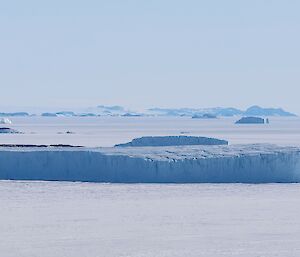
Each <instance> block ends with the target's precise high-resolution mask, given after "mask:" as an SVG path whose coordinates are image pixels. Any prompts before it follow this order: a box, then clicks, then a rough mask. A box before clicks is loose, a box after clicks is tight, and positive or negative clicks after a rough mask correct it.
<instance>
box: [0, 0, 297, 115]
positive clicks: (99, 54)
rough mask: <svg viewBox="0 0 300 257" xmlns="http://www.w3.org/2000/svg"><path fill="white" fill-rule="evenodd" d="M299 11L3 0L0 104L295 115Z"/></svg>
mask: <svg viewBox="0 0 300 257" xmlns="http://www.w3.org/2000/svg"><path fill="white" fill-rule="evenodd" d="M299 10H300V1H298V0H295V1H292V0H285V1H282V0H280V1H277V0H273V1H271V0H269V1H268V0H251V1H240V0H227V1H224V0H210V1H201V0H185V1H182V0H181V1H178V0H147V1H133V0H119V1H118V0H109V1H108V0H107V1H101V0H84V1H83V0H82V1H77V0H51V1H50V0H49V1H48V0H45V1H40V0H26V1H24V0H9V1H1V3H0V95H1V103H0V107H7V106H11V107H17V108H21V107H24V106H30V107H39V106H43V107H49V108H50V107H87V106H96V105H102V104H103V105H123V106H126V107H129V108H137V109H138V108H150V107H155V106H156V107H158V106H159V107H213V106H233V107H238V108H246V107H248V106H250V105H254V104H258V105H262V106H266V107H271V106H272V107H283V108H285V109H287V110H289V111H293V112H297V113H299V114H300V103H299V100H298V98H299V97H300V72H299V71H300V48H299V46H300V15H299ZM0 111H1V108H0Z"/></svg>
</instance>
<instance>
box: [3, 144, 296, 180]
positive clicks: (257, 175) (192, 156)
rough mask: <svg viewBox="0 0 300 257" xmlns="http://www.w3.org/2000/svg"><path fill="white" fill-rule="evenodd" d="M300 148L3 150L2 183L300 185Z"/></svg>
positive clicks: (220, 147)
mask: <svg viewBox="0 0 300 257" xmlns="http://www.w3.org/2000/svg"><path fill="white" fill-rule="evenodd" d="M299 160H300V148H296V147H279V146H275V145H265V144H261V145H231V146H181V147H126V148H76V147H75V148H74V147H73V148H68V147H64V148H59V147H58V148H55V147H53V148H51V147H50V148H46V147H45V148H35V147H31V148H26V149H25V148H5V147H4V148H0V179H21V180H62V181H91V182H120V183H123V182H124V183H127V182H174V183H186V182H220V183H225V182H244V183H264V182H300V172H299V170H300V166H299Z"/></svg>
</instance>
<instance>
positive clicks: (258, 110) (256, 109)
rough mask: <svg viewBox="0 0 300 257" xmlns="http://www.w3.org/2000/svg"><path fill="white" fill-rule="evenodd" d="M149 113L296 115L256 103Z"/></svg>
mask: <svg viewBox="0 0 300 257" xmlns="http://www.w3.org/2000/svg"><path fill="white" fill-rule="evenodd" d="M148 111H149V112H150V113H153V114H155V115H159V116H195V115H198V116H201V115H205V114H211V115H215V116H220V117H232V116H240V115H252V116H281V117H296V116H297V115H296V114H294V113H291V112H287V111H285V110H283V109H282V108H263V107H260V106H257V105H254V106H251V107H249V108H248V109H247V110H245V111H243V110H240V109H237V108H232V107H229V108H222V107H215V108H202V109H193V108H179V109H169V108H152V109H149V110H148Z"/></svg>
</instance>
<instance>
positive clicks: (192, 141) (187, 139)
mask: <svg viewBox="0 0 300 257" xmlns="http://www.w3.org/2000/svg"><path fill="white" fill-rule="evenodd" d="M180 145H228V141H226V140H221V139H216V138H209V137H195V136H155V137H140V138H135V139H133V140H132V141H131V142H128V143H125V144H118V145H115V147H128V146H131V147H132V146H134V147H141V146H180Z"/></svg>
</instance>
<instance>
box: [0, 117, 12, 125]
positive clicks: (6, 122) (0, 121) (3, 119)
mask: <svg viewBox="0 0 300 257" xmlns="http://www.w3.org/2000/svg"><path fill="white" fill-rule="evenodd" d="M0 124H12V122H11V120H10V119H8V118H1V119H0Z"/></svg>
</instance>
